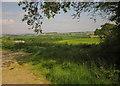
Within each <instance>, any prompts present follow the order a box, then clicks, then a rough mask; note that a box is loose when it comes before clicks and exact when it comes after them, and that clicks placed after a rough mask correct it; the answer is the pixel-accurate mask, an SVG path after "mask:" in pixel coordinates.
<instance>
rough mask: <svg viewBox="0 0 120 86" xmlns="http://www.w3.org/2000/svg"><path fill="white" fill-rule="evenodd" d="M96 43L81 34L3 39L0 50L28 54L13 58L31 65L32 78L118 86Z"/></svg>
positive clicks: (110, 64)
mask: <svg viewBox="0 0 120 86" xmlns="http://www.w3.org/2000/svg"><path fill="white" fill-rule="evenodd" d="M16 40H22V41H25V42H24V43H22V42H20V43H16V42H15V41H16ZM100 43H101V41H100V39H99V38H91V37H90V36H89V35H86V34H85V33H74V34H58V33H48V34H42V35H27V36H25V35H19V36H5V37H4V38H3V40H2V47H3V50H9V51H13V52H14V51H23V52H26V53H30V55H25V56H18V57H16V58H15V59H16V60H17V61H18V63H19V64H20V65H23V64H31V65H32V66H31V67H30V70H35V71H36V72H35V75H37V76H39V75H41V74H42V75H43V76H45V77H46V79H47V80H48V81H50V82H51V83H53V84H118V83H119V82H118V72H119V71H118V70H115V68H114V66H113V64H112V62H110V60H109V58H107V59H104V58H102V57H101V56H100V55H101V52H100V46H99V44H100ZM108 63H109V64H108Z"/></svg>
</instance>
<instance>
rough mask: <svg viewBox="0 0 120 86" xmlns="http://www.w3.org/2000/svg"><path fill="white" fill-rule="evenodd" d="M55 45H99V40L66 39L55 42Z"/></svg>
mask: <svg viewBox="0 0 120 86" xmlns="http://www.w3.org/2000/svg"><path fill="white" fill-rule="evenodd" d="M57 43H67V44H73V45H77V44H99V43H100V39H99V38H77V39H67V40H61V41H57Z"/></svg>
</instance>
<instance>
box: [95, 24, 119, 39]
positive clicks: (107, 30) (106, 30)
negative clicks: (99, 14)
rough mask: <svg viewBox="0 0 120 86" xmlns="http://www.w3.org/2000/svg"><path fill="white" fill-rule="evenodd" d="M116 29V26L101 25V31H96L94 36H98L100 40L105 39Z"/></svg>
mask: <svg viewBox="0 0 120 86" xmlns="http://www.w3.org/2000/svg"><path fill="white" fill-rule="evenodd" d="M116 27H117V25H116V24H110V23H105V24H104V25H101V29H96V30H95V32H94V34H95V35H99V37H100V38H101V39H102V38H106V37H108V36H110V35H112V34H113V31H114V29H115V28H116Z"/></svg>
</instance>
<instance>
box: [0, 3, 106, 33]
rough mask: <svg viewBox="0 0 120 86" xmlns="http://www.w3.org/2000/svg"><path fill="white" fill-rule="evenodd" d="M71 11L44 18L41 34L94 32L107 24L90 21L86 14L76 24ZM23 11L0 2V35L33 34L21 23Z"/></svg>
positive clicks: (15, 5)
mask: <svg viewBox="0 0 120 86" xmlns="http://www.w3.org/2000/svg"><path fill="white" fill-rule="evenodd" d="M72 13H73V11H69V12H68V13H62V14H59V15H56V16H55V18H54V19H50V20H48V19H47V18H44V20H43V25H42V30H43V32H84V31H94V30H95V29H96V28H99V26H100V25H102V24H104V23H105V22H108V21H107V20H106V19H104V20H103V19H102V18H101V17H99V16H97V22H96V23H95V22H94V20H92V19H90V17H89V16H87V13H86V14H85V13H82V14H81V18H80V20H79V22H78V20H77V19H72V16H71V15H72ZM23 14H24V11H22V9H21V7H19V6H18V5H17V2H2V20H1V21H2V33H3V34H22V33H23V34H24V33H34V32H33V31H32V30H29V29H28V27H29V26H28V25H26V23H25V22H22V21H21V19H22V17H23Z"/></svg>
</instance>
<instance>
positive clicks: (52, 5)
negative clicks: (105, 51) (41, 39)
mask: <svg viewBox="0 0 120 86" xmlns="http://www.w3.org/2000/svg"><path fill="white" fill-rule="evenodd" d="M117 4H118V3H117V2H32V1H31V2H30V1H29V2H28V1H27V0H26V1H23V2H19V3H18V5H19V6H22V9H23V10H24V11H25V15H24V17H23V19H22V21H26V22H27V24H28V25H29V26H31V29H35V30H34V31H35V32H37V33H38V32H42V29H41V25H42V23H43V21H42V19H43V18H44V16H45V17H47V18H48V19H50V18H54V17H55V15H56V14H60V13H61V12H64V13H66V12H68V11H69V10H71V9H73V10H74V13H73V15H72V16H73V18H80V15H81V13H82V12H87V13H89V14H90V18H93V19H94V20H95V19H96V18H95V16H96V15H100V16H103V17H107V18H109V19H110V20H111V21H116V20H118V19H117V17H116V9H117V8H118V5H117Z"/></svg>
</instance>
